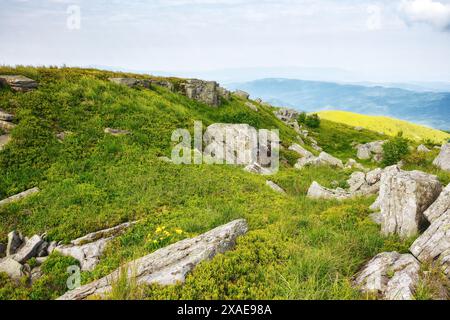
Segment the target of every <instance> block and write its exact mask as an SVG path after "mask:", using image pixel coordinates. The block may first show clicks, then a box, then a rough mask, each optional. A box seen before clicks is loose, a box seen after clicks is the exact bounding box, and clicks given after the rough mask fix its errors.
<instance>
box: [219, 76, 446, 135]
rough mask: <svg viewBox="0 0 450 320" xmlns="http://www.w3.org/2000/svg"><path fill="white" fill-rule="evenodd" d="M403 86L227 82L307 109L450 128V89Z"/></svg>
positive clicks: (255, 94)
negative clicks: (387, 118) (337, 111)
mask: <svg viewBox="0 0 450 320" xmlns="http://www.w3.org/2000/svg"><path fill="white" fill-rule="evenodd" d="M393 85H394V84H393ZM399 86H402V87H403V88H395V87H389V86H388V85H383V86H380V85H377V84H370V83H366V84H365V85H355V84H339V83H333V82H321V81H305V80H292V79H279V78H270V79H262V80H255V81H250V82H242V83H233V84H229V85H227V87H228V88H229V89H232V90H234V89H241V90H245V91H247V92H249V93H250V94H251V96H252V97H253V98H257V97H259V98H261V99H263V100H265V101H267V102H270V103H272V104H273V105H277V106H287V107H292V108H295V109H298V110H303V111H307V112H313V111H321V110H344V111H351V112H356V113H361V114H367V115H384V116H390V117H395V118H399V119H403V120H407V121H411V122H415V123H418V124H422V125H427V126H430V127H434V128H437V129H441V130H447V131H448V130H450V92H434V91H431V89H430V91H427V88H426V86H424V85H419V84H415V85H414V84H411V85H399ZM414 88H415V90H413V89H414ZM407 89H409V90H407Z"/></svg>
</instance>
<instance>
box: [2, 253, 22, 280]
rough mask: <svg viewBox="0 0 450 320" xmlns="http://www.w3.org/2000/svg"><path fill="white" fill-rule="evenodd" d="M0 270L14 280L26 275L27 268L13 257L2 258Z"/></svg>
mask: <svg viewBox="0 0 450 320" xmlns="http://www.w3.org/2000/svg"><path fill="white" fill-rule="evenodd" d="M0 272H3V273H6V274H7V275H8V276H9V277H10V278H11V279H13V280H17V281H18V280H20V279H21V278H22V277H23V276H25V275H26V269H25V268H24V266H22V265H21V264H20V263H19V262H17V261H16V260H14V259H11V258H9V257H8V258H4V259H0Z"/></svg>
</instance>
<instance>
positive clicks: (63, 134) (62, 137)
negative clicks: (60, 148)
mask: <svg viewBox="0 0 450 320" xmlns="http://www.w3.org/2000/svg"><path fill="white" fill-rule="evenodd" d="M70 135H72V132H70V131H63V132H59V133H57V134H56V139H58V141H59V142H63V141H64V140H65V139H66V138H67V137H68V136H70Z"/></svg>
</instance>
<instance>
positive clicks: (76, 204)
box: [0, 67, 449, 299]
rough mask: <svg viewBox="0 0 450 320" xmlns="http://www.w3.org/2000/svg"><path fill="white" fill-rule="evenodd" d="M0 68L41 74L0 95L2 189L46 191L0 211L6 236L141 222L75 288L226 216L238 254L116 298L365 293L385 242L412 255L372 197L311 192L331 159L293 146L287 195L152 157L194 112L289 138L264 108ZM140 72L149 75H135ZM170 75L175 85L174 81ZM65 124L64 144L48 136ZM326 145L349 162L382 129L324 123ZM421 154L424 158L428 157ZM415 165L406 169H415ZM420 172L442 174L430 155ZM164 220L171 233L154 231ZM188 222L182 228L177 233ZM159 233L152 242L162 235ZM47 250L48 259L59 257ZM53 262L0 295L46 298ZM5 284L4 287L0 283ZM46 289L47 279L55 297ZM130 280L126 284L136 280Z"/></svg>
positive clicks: (164, 150)
mask: <svg viewBox="0 0 450 320" xmlns="http://www.w3.org/2000/svg"><path fill="white" fill-rule="evenodd" d="M0 74H23V75H26V76H29V77H31V78H33V79H36V80H38V81H39V83H40V87H39V89H38V90H36V91H33V92H29V93H25V94H19V93H13V92H11V91H10V90H9V89H1V90H0V108H1V109H4V110H6V111H9V112H13V113H14V114H15V115H16V120H15V122H16V123H17V128H16V129H14V130H13V131H12V136H13V141H12V142H11V143H10V144H8V146H7V147H6V148H5V149H4V150H3V151H2V152H0V172H1V175H0V177H1V179H0V198H3V197H7V196H10V195H13V194H15V193H18V192H21V191H23V190H25V189H27V188H31V187H35V186H38V187H39V188H40V189H41V190H42V191H41V192H40V193H39V194H37V195H35V196H32V197H30V198H27V199H25V200H23V201H21V202H18V203H13V204H10V205H8V206H5V207H1V208H0V242H4V241H6V235H7V233H8V232H9V231H11V230H13V229H17V230H20V231H22V232H23V233H24V234H25V235H27V236H30V235H33V234H35V233H39V234H40V233H43V232H47V234H48V238H49V240H54V241H63V242H68V241H70V240H71V239H74V238H76V237H79V236H83V235H85V234H86V233H89V232H92V231H96V230H99V229H102V228H106V227H111V226H114V225H117V224H119V223H121V222H125V221H132V220H140V222H139V223H138V224H137V225H135V226H134V227H132V228H131V229H130V230H129V231H128V232H126V233H125V234H124V235H122V236H121V237H119V238H117V239H116V240H114V241H113V242H112V243H111V245H110V246H109V247H108V249H107V250H106V252H105V255H104V257H103V258H102V259H101V262H100V264H99V265H98V266H97V267H96V269H95V270H94V271H92V272H85V273H83V275H82V279H83V283H87V282H89V281H92V280H94V279H98V278H100V277H102V276H105V275H107V274H108V273H110V272H111V271H113V270H115V269H116V268H118V267H119V266H120V265H122V264H123V263H125V262H127V261H131V260H133V259H135V258H139V257H142V256H144V255H147V254H149V253H151V252H153V251H155V250H157V249H158V248H161V247H164V246H166V245H168V244H171V243H174V242H176V241H179V240H181V239H184V238H186V237H193V236H195V235H198V234H200V233H203V232H206V231H208V230H210V229H212V228H214V227H216V226H219V225H222V224H224V223H227V222H230V221H232V220H234V219H238V218H245V219H247V221H248V223H249V226H250V230H249V232H248V234H247V235H245V236H243V237H241V238H239V240H238V243H237V246H236V248H235V250H233V251H229V252H227V253H225V254H224V255H219V256H217V257H216V258H214V259H213V260H212V261H211V262H205V263H202V264H201V265H200V266H199V267H197V268H196V269H195V271H194V272H193V273H192V274H191V275H189V276H188V278H187V282H186V284H185V285H184V286H172V287H166V288H161V287H157V286H150V287H145V288H140V289H139V290H138V289H136V290H138V291H139V294H138V295H137V294H136V292H131V291H136V290H135V289H133V288H135V286H134V285H133V284H132V283H131V284H127V283H123V281H122V282H119V283H118V284H117V286H116V289H115V290H114V292H113V293H112V296H111V297H110V298H133V299H135V298H145V299H168V298H169V299H218V298H220V299H360V298H365V297H362V296H360V295H359V293H358V292H356V291H355V290H354V289H353V288H352V287H351V280H352V277H353V276H354V274H355V273H356V272H357V271H358V270H359V268H360V267H361V265H362V264H363V263H364V262H365V261H367V260H368V259H370V258H371V257H373V256H374V255H376V254H377V253H379V252H381V251H385V250H399V251H402V252H406V251H407V248H408V244H409V242H408V241H406V242H403V241H400V240H399V239H398V238H396V237H391V238H383V237H381V236H380V233H379V227H378V226H376V225H375V224H374V223H372V222H371V220H370V219H369V217H368V215H369V210H368V207H369V205H370V204H371V203H372V202H373V200H374V198H369V199H354V200H349V201H345V202H342V203H339V202H336V201H312V200H309V199H307V198H306V191H307V189H308V187H309V186H310V184H311V182H312V181H318V182H319V183H321V184H323V185H325V186H331V183H332V182H333V181H338V182H339V184H340V185H342V184H345V181H346V179H347V178H348V176H349V174H350V173H351V172H348V171H337V170H334V169H331V168H307V169H304V170H301V171H298V170H295V169H293V168H292V165H293V164H294V163H295V160H296V157H295V154H293V153H292V152H289V151H286V150H284V151H282V153H281V155H282V157H283V158H284V159H285V160H286V163H284V164H283V166H282V168H281V170H280V172H279V173H278V174H277V175H275V176H273V177H270V179H271V180H273V181H275V182H276V183H278V184H279V185H280V186H281V187H283V188H284V189H285V190H286V191H287V196H283V195H279V194H277V193H274V192H273V191H272V190H271V189H270V188H269V187H267V186H266V185H265V181H266V177H262V176H257V175H252V174H249V173H246V172H244V171H243V170H242V169H241V168H237V167H234V166H219V165H215V166H210V165H196V166H194V165H192V166H177V165H172V164H168V163H165V162H162V161H159V160H158V157H159V156H162V155H166V156H170V151H171V148H172V144H171V142H170V138H171V133H172V130H174V129H176V128H189V129H190V130H192V129H193V123H194V121H196V120H201V121H203V123H204V126H205V127H206V126H207V125H209V124H212V123H215V122H229V123H249V124H251V125H253V126H255V127H257V128H266V129H272V128H278V129H280V135H281V139H282V141H283V145H284V146H285V147H288V146H289V145H290V144H291V143H292V142H294V141H295V137H296V136H297V134H296V133H295V132H294V131H293V130H292V129H291V128H288V127H287V126H285V125H284V124H282V123H281V122H280V121H279V120H278V119H276V118H275V117H274V115H273V110H272V109H271V108H269V107H265V106H262V105H259V106H258V108H259V109H260V111H259V112H254V111H252V110H250V109H249V108H248V107H245V105H244V102H243V101H242V100H239V99H237V98H233V99H232V100H231V101H229V102H224V104H223V105H222V106H221V107H220V108H218V109H215V108H211V107H209V106H206V105H203V104H201V103H197V102H195V101H192V100H189V99H187V98H185V97H183V96H181V95H179V94H176V93H171V92H169V91H167V90H165V89H163V88H158V87H155V88H153V89H152V90H144V89H142V90H140V89H129V88H126V87H122V86H119V85H115V84H112V83H109V82H108V81H107V80H106V79H107V78H108V77H112V76H120V74H116V73H110V72H104V71H97V70H81V69H56V68H51V69H48V68H27V67H19V68H17V69H12V68H8V67H1V68H0ZM137 77H145V76H137ZM172 81H174V82H175V83H178V82H179V81H180V80H178V79H172ZM105 127H113V128H121V129H125V130H130V131H131V132H132V133H133V134H132V135H130V136H124V137H112V136H109V135H105V134H104V133H103V129H104V128H105ZM61 131H70V132H71V133H72V134H71V135H69V136H68V137H67V138H66V139H65V140H64V142H63V143H60V142H58V141H57V139H56V137H55V134H56V133H57V132H61ZM311 134H312V136H314V137H315V138H316V139H317V140H318V142H319V145H321V146H322V147H323V148H324V150H325V151H327V152H329V153H331V154H333V155H336V156H338V157H340V158H341V159H343V160H346V159H348V158H355V156H356V151H355V150H354V149H353V148H352V142H358V143H362V142H369V141H373V140H377V139H380V138H382V136H379V135H378V134H376V133H373V132H370V131H363V132H356V131H354V130H352V128H351V127H347V126H345V125H341V124H337V123H333V122H330V121H326V120H324V121H322V125H321V127H320V128H318V129H315V130H312V132H311ZM427 161H428V160H427ZM414 163H415V162H414V161H413V160H411V161H410V162H409V164H408V165H410V166H420V165H418V164H414ZM424 168H425V169H424V170H429V171H433V172H436V173H438V174H439V175H440V178H441V179H442V180H446V179H449V177H448V175H447V174H444V173H442V172H440V171H437V169H435V168H433V167H431V166H430V165H429V162H426V165H425V166H424ZM159 227H165V228H166V230H168V231H169V233H170V235H167V236H166V237H164V239H162V240H161V239H158V238H155V232H156V230H157V229H158V228H159ZM178 229H180V230H182V232H181V233H177V232H176V230H178ZM154 240H157V241H156V242H155V241H154ZM53 259H55V260H53ZM61 259H62V258H61V257H58V256H56V257H52V260H50V261H56V262H55V263H49V267H48V270H49V274H52V270H55V271H54V274H55V277H54V278H51V277H44V279H43V280H42V283H41V284H37V285H34V286H32V287H30V286H29V285H27V284H24V283H23V284H14V283H11V282H9V281H7V280H6V279H3V278H2V279H3V280H2V279H0V282H1V281H3V282H4V284H3V286H2V289H1V290H0V298H2V299H14V298H19V299H50V298H55V297H56V296H57V294H61V293H62V291H63V290H62V289H61V281H62V280H61V279H62V275H61V272H62V271H61V270H62V266H65V264H66V263H70V261H66V260H61ZM3 282H2V283H3ZM44 287H49V288H55V289H54V293H53V294H52V293H51V292H50V293H49V291H48V290H44ZM130 288H132V289H130Z"/></svg>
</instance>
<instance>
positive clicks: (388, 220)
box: [379, 166, 442, 238]
mask: <svg viewBox="0 0 450 320" xmlns="http://www.w3.org/2000/svg"><path fill="white" fill-rule="evenodd" d="M441 190H442V186H441V184H440V182H439V180H438V179H437V177H436V176H433V175H430V174H426V173H424V172H420V171H403V170H400V168H398V166H392V167H388V168H387V169H385V171H384V173H383V175H382V177H381V186H380V196H379V203H380V208H381V214H382V217H383V222H382V224H381V230H382V233H383V234H384V235H390V234H398V235H400V236H401V237H402V238H407V237H411V236H414V235H416V234H418V233H419V231H420V230H421V229H422V227H423V226H424V225H425V223H426V219H425V216H424V214H423V213H424V211H425V210H426V209H428V207H429V206H430V205H431V204H432V203H433V202H434V201H435V200H436V199H437V197H438V196H439V194H440V192H441Z"/></svg>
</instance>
